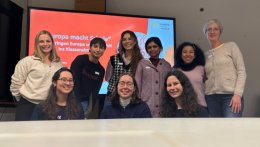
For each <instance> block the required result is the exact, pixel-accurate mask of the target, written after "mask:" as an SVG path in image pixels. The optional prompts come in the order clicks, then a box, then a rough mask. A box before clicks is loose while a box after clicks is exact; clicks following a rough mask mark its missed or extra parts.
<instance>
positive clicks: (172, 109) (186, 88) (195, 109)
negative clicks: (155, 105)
mask: <svg viewBox="0 0 260 147" xmlns="http://www.w3.org/2000/svg"><path fill="white" fill-rule="evenodd" d="M163 94H164V96H163V100H162V107H161V116H162V117H208V112H207V111H206V110H205V109H204V108H203V107H202V106H201V105H199V104H198V102H197V94H196V93H195V91H194V89H193V86H192V84H191V83H190V80H189V79H188V78H187V77H186V76H185V74H184V73H183V72H181V71H180V70H177V69H174V70H173V71H171V72H169V73H168V75H167V76H166V79H165V82H164V93H163Z"/></svg>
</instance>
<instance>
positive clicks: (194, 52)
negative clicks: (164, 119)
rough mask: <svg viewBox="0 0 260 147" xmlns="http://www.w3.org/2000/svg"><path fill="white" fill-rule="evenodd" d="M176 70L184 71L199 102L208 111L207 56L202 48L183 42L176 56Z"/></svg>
mask: <svg viewBox="0 0 260 147" xmlns="http://www.w3.org/2000/svg"><path fill="white" fill-rule="evenodd" d="M174 59H175V62H174V63H175V65H174V68H177V69H179V70H180V71H182V72H183V73H184V74H185V75H186V76H187V77H188V78H189V80H190V82H191V84H192V86H193V88H194V90H195V92H196V94H197V102H198V103H199V104H200V105H201V106H203V108H204V109H205V110H206V111H208V108H207V103H206V100H205V93H204V91H205V83H204V82H205V79H206V75H205V56H204V53H203V51H202V50H201V48H200V47H199V46H198V45H196V44H194V43H191V42H183V43H182V44H180V45H179V47H178V48H177V49H176V51H175V54H174Z"/></svg>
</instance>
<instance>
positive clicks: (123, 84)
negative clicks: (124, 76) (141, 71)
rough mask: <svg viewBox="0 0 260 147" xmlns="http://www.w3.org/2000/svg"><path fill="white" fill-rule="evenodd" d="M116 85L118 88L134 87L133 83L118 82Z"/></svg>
mask: <svg viewBox="0 0 260 147" xmlns="http://www.w3.org/2000/svg"><path fill="white" fill-rule="evenodd" d="M118 85H119V86H120V87H124V86H125V85H126V86H127V87H133V86H134V83H133V82H125V81H120V82H118Z"/></svg>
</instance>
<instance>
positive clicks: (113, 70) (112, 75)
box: [105, 30, 143, 95]
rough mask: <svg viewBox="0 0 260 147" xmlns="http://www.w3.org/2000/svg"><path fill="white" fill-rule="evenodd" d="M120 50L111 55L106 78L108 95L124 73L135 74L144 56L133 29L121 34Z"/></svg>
mask: <svg viewBox="0 0 260 147" xmlns="http://www.w3.org/2000/svg"><path fill="white" fill-rule="evenodd" d="M118 51H119V53H118V54H116V55H113V56H111V57H110V60H109V62H108V65H107V69H106V76H105V78H106V81H108V82H109V85H108V95H110V94H111V93H112V92H113V90H114V89H115V86H116V85H115V84H116V81H117V80H118V78H119V76H120V75H121V74H122V73H132V74H133V75H134V74H135V71H136V68H137V64H138V62H139V61H140V60H141V59H142V58H143V56H142V54H141V52H140V48H139V45H138V40H137V37H136V35H135V33H134V32H133V31H129V30H126V31H124V32H123V33H122V34H121V39H120V43H119V49H118Z"/></svg>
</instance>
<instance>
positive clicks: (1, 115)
mask: <svg viewBox="0 0 260 147" xmlns="http://www.w3.org/2000/svg"><path fill="white" fill-rule="evenodd" d="M15 108H16V107H12V106H11V107H10V106H6V107H5V106H1V107H0V121H14V117H15Z"/></svg>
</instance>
